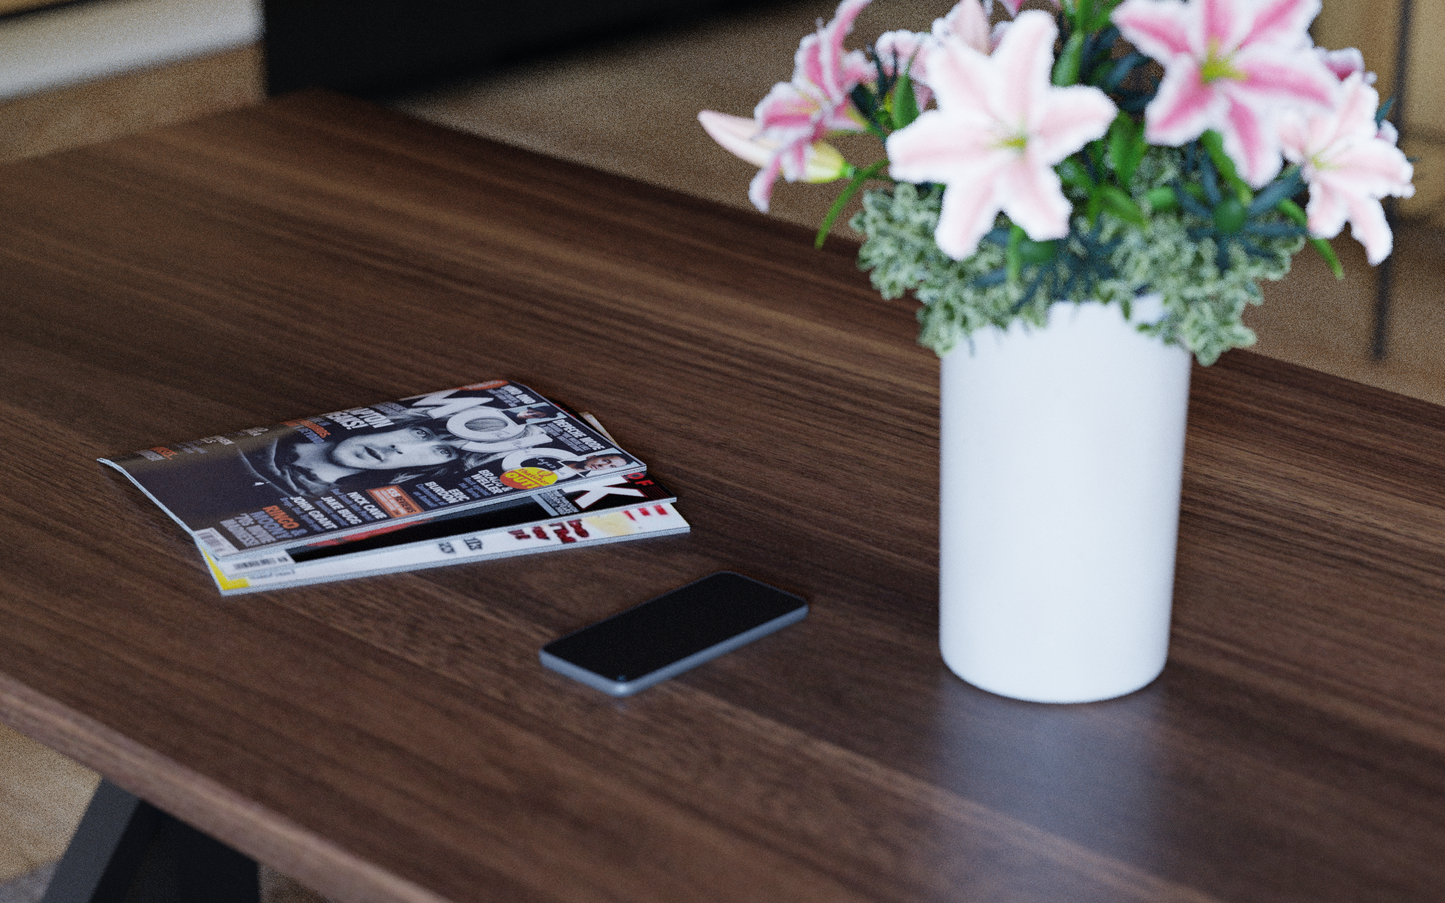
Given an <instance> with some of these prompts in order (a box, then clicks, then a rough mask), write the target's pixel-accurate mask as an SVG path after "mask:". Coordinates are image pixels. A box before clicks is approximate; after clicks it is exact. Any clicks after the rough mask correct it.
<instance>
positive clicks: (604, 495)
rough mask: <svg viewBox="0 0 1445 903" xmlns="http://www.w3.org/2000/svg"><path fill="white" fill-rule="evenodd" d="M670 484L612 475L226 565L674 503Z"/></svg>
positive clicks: (236, 567)
mask: <svg viewBox="0 0 1445 903" xmlns="http://www.w3.org/2000/svg"><path fill="white" fill-rule="evenodd" d="M675 501H677V496H676V495H674V494H673V493H672V491H671V490H670V489H668V488H667V487H666V486H664V485H662V484H661V483H659V482H658V481H657V480H655V479H653V478H651V477H650V476H648V475H647V474H645V473H630V474H624V475H622V476H619V477H609V478H608V479H607V481H606V482H605V483H600V484H599V483H598V482H597V481H592V480H589V481H587V482H586V483H577V484H575V485H574V484H563V488H561V489H549V490H547V491H546V492H541V493H538V494H537V495H533V496H526V497H523V498H520V499H509V500H506V501H501V502H497V503H496V504H494V505H488V506H486V507H485V508H473V509H469V510H467V511H464V512H462V513H461V514H455V515H452V516H450V517H446V518H441V519H437V520H430V521H422V522H421V523H416V524H402V525H400V526H383V527H380V528H378V529H376V530H374V531H372V532H368V533H361V534H356V535H353V536H348V537H343V538H341V539H320V540H316V541H314V542H309V543H305V544H303V545H296V546H291V547H289V548H286V549H275V550H274V551H272V553H271V554H269V555H239V556H232V557H229V558H225V559H222V563H223V568H222V569H223V570H224V571H225V572H226V573H228V574H239V573H244V572H247V571H254V570H257V569H260V568H268V567H277V566H289V565H294V564H298V563H301V562H309V561H316V560H319V559H322V558H335V557H338V556H343V555H355V554H359V553H364V552H373V551H376V550H378V549H395V548H399V547H401V546H406V545H409V544H412V543H419V542H431V541H434V540H443V539H453V538H455V537H457V536H459V535H461V534H464V533H484V532H487V531H491V530H498V529H501V528H503V527H509V528H510V527H530V526H532V525H534V524H539V523H543V522H545V521H555V520H557V519H558V518H566V517H569V516H572V515H578V514H601V513H603V512H607V511H614V510H617V509H622V508H636V507H639V506H641V505H644V504H647V503H649V502H675Z"/></svg>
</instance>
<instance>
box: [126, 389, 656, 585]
mask: <svg viewBox="0 0 1445 903" xmlns="http://www.w3.org/2000/svg"><path fill="white" fill-rule="evenodd" d="M101 461H102V463H105V464H108V465H110V466H112V467H115V468H117V469H118V470H120V471H121V472H122V473H124V474H125V475H126V476H127V477H129V478H130V480H131V481H132V482H133V483H135V485H136V486H138V487H139V488H140V489H141V490H142V491H143V492H145V493H146V495H147V496H149V497H150V498H151V500H152V501H154V502H155V503H156V504H157V505H159V506H160V507H161V508H162V509H163V510H165V511H166V513H168V514H169V515H170V516H171V517H172V518H174V519H175V521H176V522H177V523H179V524H180V525H181V526H182V527H184V528H185V529H186V530H187V531H189V532H190V534H191V535H192V536H193V537H194V538H195V540H196V542H197V543H198V544H199V545H200V546H201V547H202V548H203V549H205V550H206V551H207V552H208V553H210V555H212V556H213V557H215V558H217V559H222V560H224V559H226V558H228V557H231V556H237V555H255V554H269V553H270V552H271V551H272V550H275V549H285V548H288V547H292V546H296V545H304V544H307V543H311V542H314V541H316V540H317V539H321V538H327V539H337V538H344V537H347V536H353V535H356V534H362V533H367V532H374V531H375V530H376V529H377V527H378V526H379V525H401V524H406V523H413V522H419V521H423V520H430V519H436V518H441V517H448V516H452V515H455V514H457V513H460V512H463V511H467V510H470V509H475V508H481V507H484V506H487V505H492V504H497V503H499V502H506V501H510V500H513V499H519V498H524V497H528V496H532V495H536V494H538V493H542V492H546V491H548V490H550V489H554V488H561V486H563V485H567V486H582V485H584V484H591V483H593V482H597V483H599V484H600V483H605V482H606V481H608V480H615V479H616V478H617V477H619V476H621V475H623V474H629V473H640V472H643V471H645V470H646V465H644V464H643V463H642V462H641V461H639V460H638V459H637V458H635V457H633V456H632V455H631V454H629V453H627V452H625V451H623V450H622V449H620V448H618V447H617V446H616V445H615V444H614V443H613V441H612V439H611V438H610V437H608V436H607V435H606V434H605V433H603V432H601V431H600V430H598V429H597V428H595V427H594V426H592V425H591V424H590V423H588V422H587V421H586V420H584V419H582V418H581V417H578V416H576V415H574V414H572V413H571V412H569V411H568V410H567V409H565V408H563V407H562V406H560V405H557V404H554V403H553V402H551V401H548V400H547V399H546V398H544V397H542V396H541V395H539V394H538V393H536V392H534V391H533V390H531V389H530V388H528V387H526V386H524V385H521V384H519V383H515V382H511V381H508V380H493V381H490V382H484V383H477V384H474V385H469V386H462V387H460V388H456V389H446V390H442V391H438V392H431V393H428V394H425V395H415V396H411V397H409V398H403V399H400V400H398V401H390V402H382V403H379V404H372V405H367V406H364V407H355V408H347V409H345V410H341V411H334V412H332V413H329V414H321V415H316V416H312V417H307V418H304V419H299V420H289V421H286V422H284V423H280V424H276V425H273V426H265V427H257V428H254V429H248V430H242V431H239V432H235V433H229V434H225V435H217V436H208V437H205V438H201V439H196V440H192V441H189V442H182V443H176V444H172V445H167V446H154V447H152V448H147V449H142V450H140V451H137V452H134V453H132V454H128V455H122V456H118V457H114V458H103V459H101Z"/></svg>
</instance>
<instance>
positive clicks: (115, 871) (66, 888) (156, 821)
mask: <svg viewBox="0 0 1445 903" xmlns="http://www.w3.org/2000/svg"><path fill="white" fill-rule="evenodd" d="M259 900H260V889H259V884H258V881H257V870H256V863H255V862H254V861H253V860H251V859H249V858H248V857H246V856H243V855H242V854H240V853H238V852H236V851H235V850H233V849H231V848H230V847H228V846H226V845H225V844H223V843H221V842H220V841H217V840H215V839H213V838H211V837H209V836H207V835H205V834H202V833H201V832H200V831H197V830H196V829H195V828H192V827H191V826H189V825H187V824H185V823H184V822H182V821H179V820H177V819H175V818H173V817H172V816H170V815H167V814H166V813H164V812H162V811H161V810H159V809H157V808H156V807H154V806H152V805H150V804H149V803H146V802H143V801H142V800H139V799H137V798H136V797H134V796H132V795H131V794H129V793H127V792H125V791H124V790H122V789H120V788H119V787H117V786H115V785H114V784H112V783H110V782H109V781H101V783H100V787H98V788H97V789H96V791H95V796H94V797H93V798H92V799H91V801H90V806H89V807H88V808H87V809H86V811H85V816H84V818H82V819H81V822H80V827H79V828H78V829H76V832H75V837H74V838H73V839H72V840H71V842H70V846H69V847H68V848H67V849H66V851H65V855H64V856H62V857H61V859H60V863H59V864H58V865H57V866H56V869H55V875H54V877H53V878H51V881H50V886H49V887H48V888H47V889H46V891H45V896H44V898H43V899H42V901H41V903H259Z"/></svg>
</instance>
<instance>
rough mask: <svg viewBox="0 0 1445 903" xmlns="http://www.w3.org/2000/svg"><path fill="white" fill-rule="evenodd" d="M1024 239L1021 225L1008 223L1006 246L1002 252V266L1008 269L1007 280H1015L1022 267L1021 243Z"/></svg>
mask: <svg viewBox="0 0 1445 903" xmlns="http://www.w3.org/2000/svg"><path fill="white" fill-rule="evenodd" d="M1024 241H1025V236H1024V230H1023V227H1022V226H1020V225H1019V224H1018V223H1010V224H1009V231H1008V248H1007V250H1005V252H1004V254H1005V256H1004V267H1005V269H1007V271H1008V281H1009V282H1017V281H1018V278H1019V274H1020V273H1022V272H1023V269H1024V255H1023V243H1024Z"/></svg>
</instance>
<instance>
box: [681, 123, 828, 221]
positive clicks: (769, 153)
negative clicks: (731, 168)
mask: <svg viewBox="0 0 1445 903" xmlns="http://www.w3.org/2000/svg"><path fill="white" fill-rule="evenodd" d="M697 120H698V122H700V123H702V127H703V128H704V129H706V130H707V133H708V134H709V135H710V136H712V139H713V140H714V141H716V142H717V143H718V144H720V145H722V146H723V148H724V149H725V150H727V151H730V152H732V153H733V154H735V155H736V156H738V157H740V158H742V159H743V160H746V161H747V162H749V163H751V164H753V165H754V166H759V167H762V171H763V172H766V171H767V168H768V166H769V165H770V164H771V163H772V162H773V160H775V159H776V158H777V156H778V143H777V142H776V141H770V140H768V139H766V138H763V137H760V136H761V133H762V130H761V127H760V126H759V125H758V122H757V120H756V119H748V118H746V117H744V116H729V115H728V114H726V113H718V112H716V111H714V110H703V111H702V112H701V113H698V114H697ZM847 168H848V163H847V161H845V160H844V159H843V155H842V154H840V153H839V152H838V149H837V148H836V147H833V146H832V145H831V144H826V143H824V142H822V141H818V142H815V143H814V144H812V145H810V146H809V147H808V148H807V149H806V151H805V153H804V157H803V164H802V176H801V180H802V181H804V182H833V181H836V180H838V179H841V178H842V177H843V175H844V173H845V171H846V170H847ZM761 187H767V188H771V187H772V179H769V180H768V181H767V184H766V186H760V185H758V184H757V180H756V179H755V180H754V185H753V190H754V192H755V191H757V190H759V189H760V188H761ZM752 194H753V192H749V196H750V198H751V199H752V200H753V202H754V203H755V204H757V203H758V198H755V197H752ZM758 206H759V207H760V208H762V209H766V208H767V201H766V200H764V201H763V203H761V204H758Z"/></svg>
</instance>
